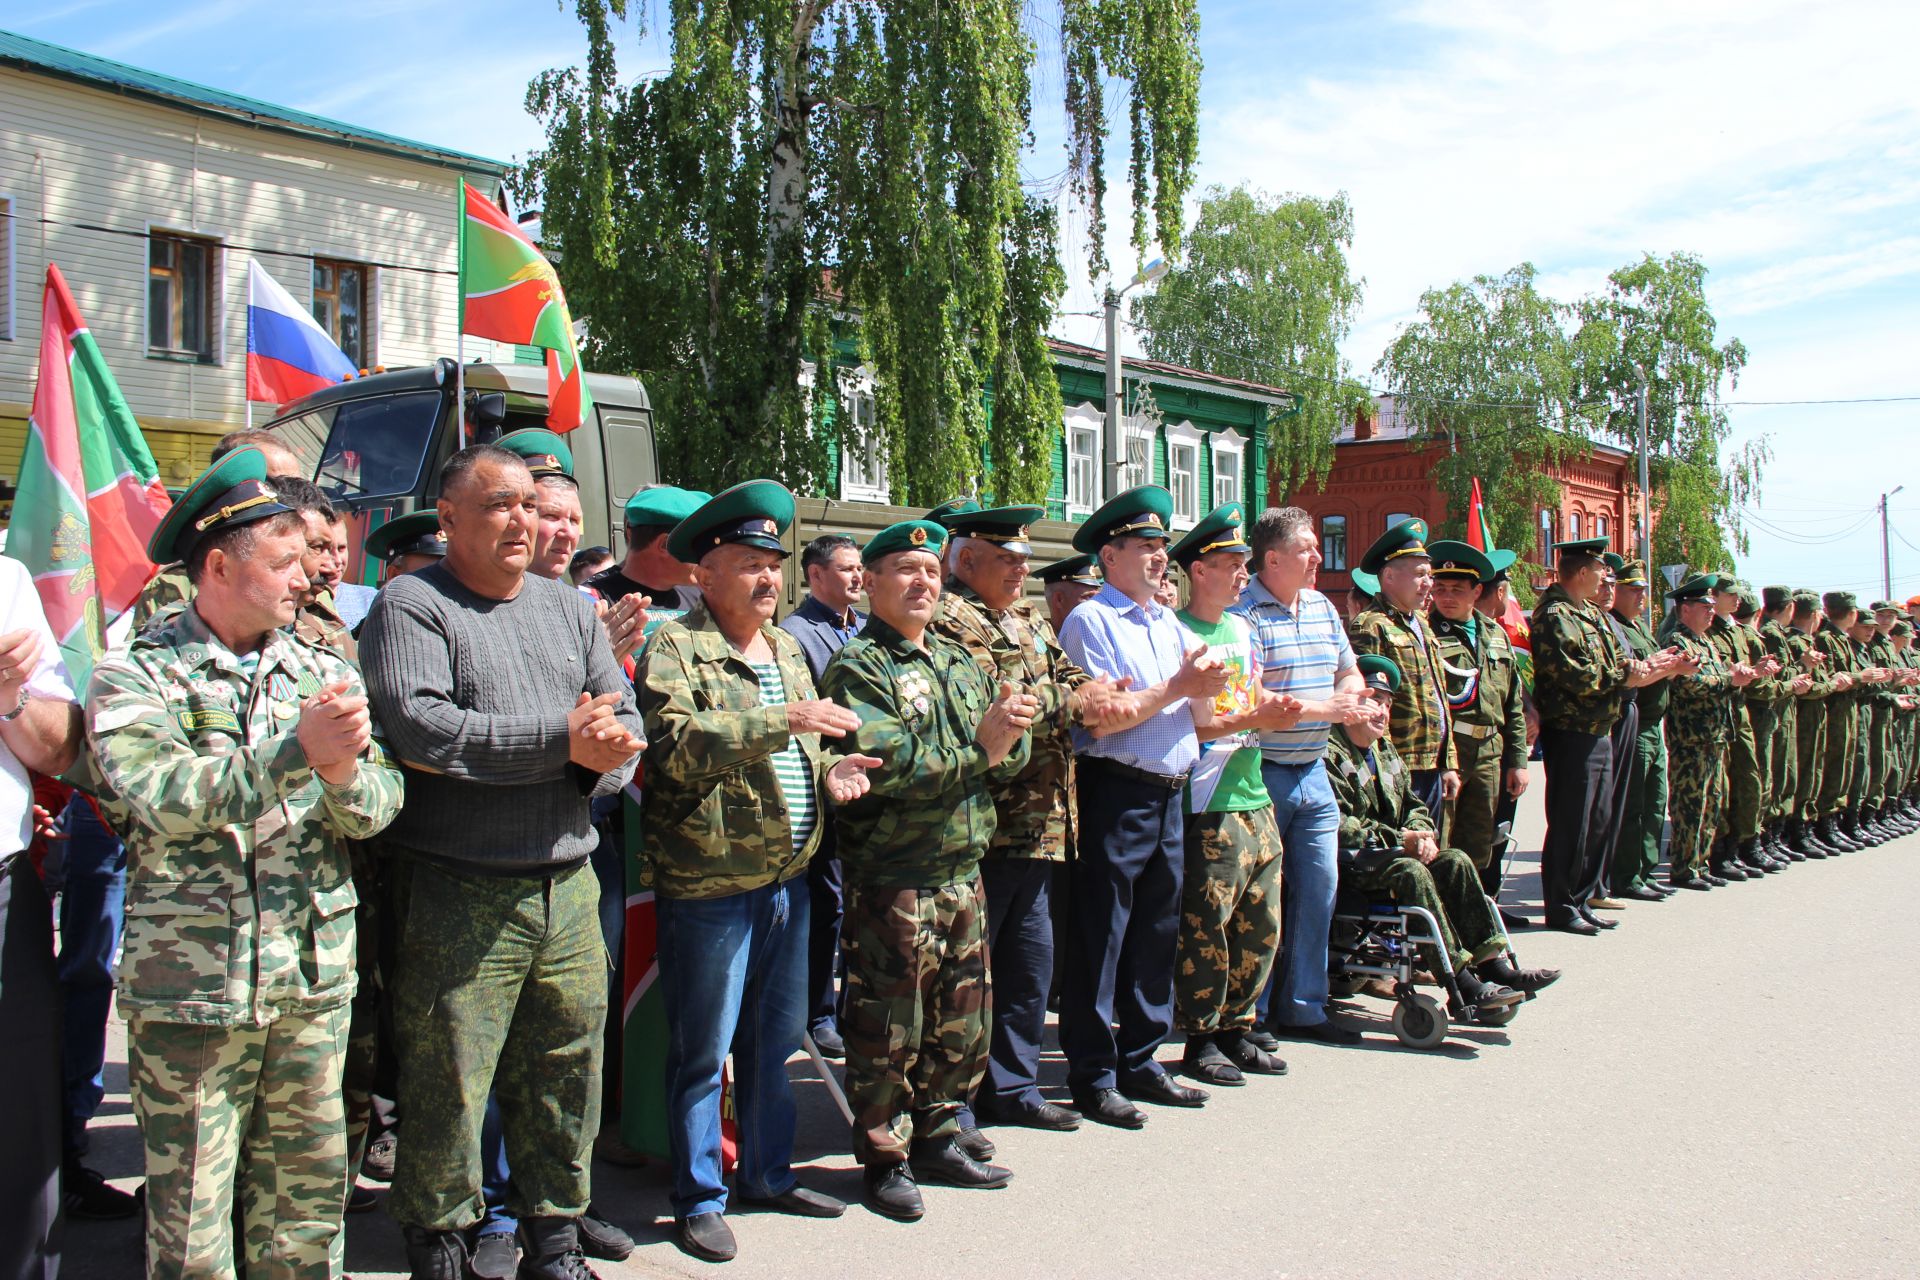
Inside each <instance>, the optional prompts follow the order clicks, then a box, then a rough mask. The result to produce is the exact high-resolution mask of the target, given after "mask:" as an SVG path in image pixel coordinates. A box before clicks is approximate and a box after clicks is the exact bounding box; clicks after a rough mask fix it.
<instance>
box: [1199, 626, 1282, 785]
mask: <svg viewBox="0 0 1920 1280" xmlns="http://www.w3.org/2000/svg"><path fill="white" fill-rule="evenodd" d="M1179 617H1180V621H1181V622H1183V623H1185V624H1186V627H1187V630H1189V631H1191V632H1193V634H1194V635H1196V636H1198V637H1199V638H1200V640H1201V641H1202V642H1203V643H1204V644H1205V645H1206V646H1207V656H1208V657H1209V658H1218V659H1219V660H1220V661H1221V662H1222V663H1223V664H1225V666H1226V668H1227V687H1226V688H1224V689H1222V690H1221V691H1220V692H1219V693H1217V694H1215V695H1214V698H1213V712H1214V714H1215V715H1239V714H1240V713H1242V712H1245V711H1251V710H1253V707H1254V702H1255V700H1256V699H1257V698H1258V697H1259V695H1260V662H1259V659H1258V658H1256V657H1255V656H1254V650H1253V629H1252V628H1251V627H1250V626H1249V625H1248V623H1247V620H1246V619H1245V618H1242V617H1238V616H1236V615H1234V614H1231V613H1230V614H1227V615H1226V616H1225V617H1223V618H1221V619H1220V621H1218V622H1202V621H1200V619H1198V618H1196V617H1194V616H1193V615H1192V614H1190V613H1188V612H1187V611H1186V610H1184V609H1183V610H1181V611H1180V614H1179ZM1200 750H1201V756H1200V763H1199V764H1198V765H1196V766H1195V767H1194V773H1195V775H1196V776H1204V775H1205V773H1206V772H1207V771H1208V770H1209V769H1210V768H1219V769H1220V782H1219V785H1218V786H1216V787H1215V788H1214V789H1213V794H1212V795H1211V796H1210V797H1208V799H1207V803H1206V805H1205V807H1204V808H1202V809H1196V808H1194V804H1193V788H1192V787H1191V786H1189V787H1188V789H1187V812H1188V813H1234V812H1239V811H1242V810H1246V809H1264V808H1265V807H1266V806H1268V805H1269V804H1272V803H1273V801H1272V800H1271V799H1270V798H1269V797H1268V795H1267V784H1266V783H1265V782H1263V781H1261V778H1260V745H1259V742H1258V740H1257V738H1256V737H1255V736H1254V735H1252V734H1245V735H1235V736H1234V737H1231V738H1215V739H1214V740H1213V741H1212V742H1203V743H1201V744H1200ZM1217 753H1227V760H1226V763H1225V765H1224V766H1221V765H1219V764H1218V763H1217ZM1209 757H1216V758H1215V759H1210V758H1209Z"/></svg>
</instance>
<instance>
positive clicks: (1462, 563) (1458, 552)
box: [1427, 538, 1493, 582]
mask: <svg viewBox="0 0 1920 1280" xmlns="http://www.w3.org/2000/svg"><path fill="white" fill-rule="evenodd" d="M1427 555H1428V556H1429V557H1431V558H1432V560H1433V576H1434V577H1436V578H1466V579H1467V580H1468V581H1470V582H1486V581H1488V580H1490V579H1491V578H1492V577H1493V561H1491V560H1489V559H1488V558H1487V554H1486V552H1484V551H1482V550H1480V549H1479V548H1478V547H1476V546H1473V545H1472V544H1471V543H1466V542H1456V541H1454V540H1452V539H1450V538H1446V539H1442V540H1441V541H1439V542H1429V543H1428V544H1427Z"/></svg>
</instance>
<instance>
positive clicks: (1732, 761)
mask: <svg viewBox="0 0 1920 1280" xmlns="http://www.w3.org/2000/svg"><path fill="white" fill-rule="evenodd" d="M1713 579H1714V589H1713V614H1714V617H1713V622H1712V623H1711V624H1710V626H1709V628H1708V631H1707V639H1708V641H1709V642H1710V643H1711V644H1712V645H1713V646H1714V651H1715V652H1717V653H1718V654H1719V655H1720V660H1721V662H1722V663H1723V664H1724V665H1725V666H1726V668H1727V670H1728V671H1730V672H1732V673H1733V674H1734V675H1736V676H1738V675H1740V674H1742V673H1747V674H1748V676H1749V678H1748V681H1747V684H1746V685H1743V686H1742V687H1743V688H1745V687H1750V686H1751V685H1752V684H1753V683H1754V682H1756V681H1761V680H1765V679H1767V678H1768V677H1770V676H1772V675H1774V674H1777V673H1775V672H1773V671H1772V670H1770V669H1769V664H1766V663H1765V654H1764V652H1763V650H1762V648H1761V644H1760V637H1759V635H1758V634H1757V633H1756V632H1754V630H1753V629H1752V628H1751V627H1742V626H1739V625H1737V624H1736V623H1735V622H1734V620H1733V614H1734V610H1735V609H1737V608H1738V607H1739V605H1740V588H1741V583H1740V581H1739V580H1738V579H1737V578H1735V577H1733V576H1732V575H1731V574H1724V573H1722V574H1715V575H1713ZM1729 706H1730V708H1731V710H1732V714H1733V727H1732V733H1731V736H1730V737H1729V738H1728V740H1727V755H1726V771H1727V803H1726V804H1725V805H1723V806H1721V809H1720V813H1719V815H1718V818H1717V820H1716V823H1715V840H1714V847H1713V857H1712V863H1713V869H1714V871H1715V872H1717V873H1718V874H1719V875H1721V876H1723V877H1725V878H1726V879H1728V880H1757V879H1759V878H1760V877H1761V876H1762V875H1764V874H1766V873H1767V872H1770V871H1780V870H1784V866H1783V864H1781V863H1778V862H1775V861H1774V860H1773V859H1771V858H1768V857H1767V856H1766V855H1764V854H1761V853H1759V852H1758V850H1757V848H1756V846H1757V844H1758V840H1757V838H1756V837H1757V835H1758V833H1759V830H1760V808H1761V804H1762V800H1763V796H1762V792H1761V786H1760V768H1761V766H1760V757H1759V753H1758V751H1757V750H1756V748H1755V746H1754V734H1753V723H1752V721H1751V720H1750V719H1749V718H1748V716H1747V699H1746V695H1745V694H1744V693H1742V694H1741V695H1740V696H1739V697H1736V698H1733V699H1732V700H1731V701H1730V703H1729Z"/></svg>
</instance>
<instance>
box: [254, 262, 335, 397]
mask: <svg viewBox="0 0 1920 1280" xmlns="http://www.w3.org/2000/svg"><path fill="white" fill-rule="evenodd" d="M354 373H355V369H354V367H353V361H351V360H349V359H347V356H346V353H345V352H343V351H341V350H340V348H339V347H336V346H334V345H333V339H332V338H329V337H328V336H327V331H326V330H325V329H322V328H321V327H320V325H319V323H318V322H317V321H316V320H314V318H313V313H312V312H310V311H308V310H307V309H306V308H305V307H303V306H301V305H300V304H299V303H297V302H295V301H294V300H293V295H292V294H290V293H288V292H287V291H286V290H285V289H282V288H281V287H280V283H279V281H277V280H275V279H274V278H273V277H272V276H270V275H268V274H267V273H266V269H265V268H263V267H262V266H261V265H260V263H259V262H258V261H250V262H248V263H247V399H249V400H266V401H270V402H272V403H273V404H285V403H287V401H289V400H298V399H299V398H300V397H301V396H304V395H311V394H312V393H314V392H315V391H318V390H320V389H321V388H322V387H331V386H333V385H334V384H335V383H337V382H339V381H341V380H342V379H345V378H351V377H352V376H353V375H354Z"/></svg>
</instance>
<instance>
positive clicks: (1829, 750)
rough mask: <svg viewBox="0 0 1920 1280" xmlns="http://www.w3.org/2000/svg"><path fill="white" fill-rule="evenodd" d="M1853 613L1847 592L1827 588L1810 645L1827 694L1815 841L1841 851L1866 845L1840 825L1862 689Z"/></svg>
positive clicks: (1845, 818) (1851, 778)
mask: <svg viewBox="0 0 1920 1280" xmlns="http://www.w3.org/2000/svg"><path fill="white" fill-rule="evenodd" d="M1859 615H1860V608H1859V606H1858V605H1857V604H1856V603H1855V601H1854V597H1853V593H1852V592H1851V591H1829V592H1827V593H1825V594H1824V595H1822V596H1821V598H1820V629H1819V631H1818V632H1817V633H1816V634H1815V643H1816V644H1818V645H1819V646H1820V651H1821V652H1822V653H1823V654H1825V655H1826V660H1827V662H1826V666H1827V670H1828V671H1829V672H1830V673H1831V676H1830V679H1831V682H1832V692H1831V693H1829V694H1828V695H1827V704H1826V705H1827V737H1826V742H1825V744H1824V746H1823V747H1822V755H1821V768H1820V794H1819V797H1818V799H1817V800H1816V801H1815V805H1816V809H1817V812H1818V815H1819V827H1818V835H1819V837H1820V840H1821V842H1822V843H1823V844H1825V845H1827V846H1828V847H1829V848H1832V849H1836V850H1838V851H1840V852H1842V853H1852V852H1854V851H1856V850H1859V849H1864V848H1866V843H1865V842H1864V841H1862V840H1859V839H1856V838H1855V836H1854V833H1852V832H1850V831H1848V830H1847V829H1846V828H1847V826H1848V825H1850V821H1849V820H1850V818H1851V815H1850V814H1849V813H1848V812H1847V798H1848V796H1849V795H1851V793H1852V789H1853V781H1854V768H1853V760H1854V748H1855V746H1856V745H1857V744H1858V741H1859V732H1858V726H1857V724H1856V709H1857V707H1858V706H1859V703H1860V698H1861V695H1862V694H1864V693H1865V692H1866V689H1867V682H1866V680H1865V678H1864V677H1865V674H1866V670H1867V664H1866V662H1865V660H1864V659H1863V658H1862V656H1861V654H1860V651H1859V647H1858V646H1857V645H1855V644H1854V642H1853V638H1852V636H1851V635H1850V634H1849V632H1850V629H1851V628H1852V627H1853V625H1854V623H1855V622H1857V621H1858V620H1859Z"/></svg>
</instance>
